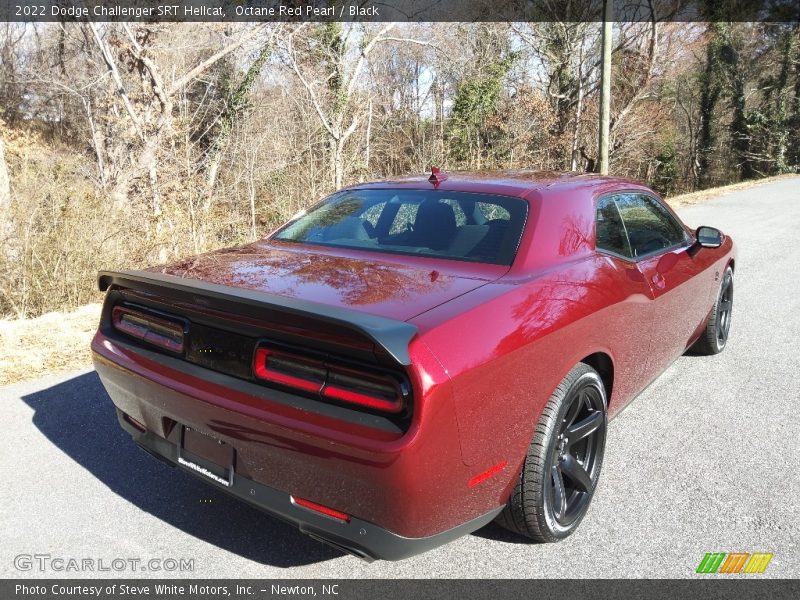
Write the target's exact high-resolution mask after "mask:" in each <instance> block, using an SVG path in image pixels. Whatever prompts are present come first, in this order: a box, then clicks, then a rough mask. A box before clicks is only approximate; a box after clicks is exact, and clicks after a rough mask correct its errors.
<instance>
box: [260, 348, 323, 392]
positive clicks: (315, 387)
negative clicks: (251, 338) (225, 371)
mask: <svg viewBox="0 0 800 600" xmlns="http://www.w3.org/2000/svg"><path fill="white" fill-rule="evenodd" d="M271 354H272V352H270V351H269V349H267V348H258V349H257V350H256V358H255V362H254V364H253V369H254V370H255V373H256V377H258V378H259V379H264V380H265V381H271V382H273V383H279V384H280V385H287V386H289V387H294V388H298V389H301V390H303V391H305V392H314V393H317V392H319V389H320V387H322V383H321V382H315V381H308V380H307V379H302V378H301V377H295V376H294V375H289V374H287V373H281V372H279V371H273V370H272V369H269V368H267V359H268V358H269V356H270V355H271Z"/></svg>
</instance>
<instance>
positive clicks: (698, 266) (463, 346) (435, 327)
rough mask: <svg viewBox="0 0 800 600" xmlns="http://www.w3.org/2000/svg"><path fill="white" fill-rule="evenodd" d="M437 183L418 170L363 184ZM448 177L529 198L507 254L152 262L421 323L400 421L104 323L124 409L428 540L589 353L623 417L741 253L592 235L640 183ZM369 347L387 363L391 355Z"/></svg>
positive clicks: (470, 503) (106, 358)
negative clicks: (604, 201) (293, 394)
mask: <svg viewBox="0 0 800 600" xmlns="http://www.w3.org/2000/svg"><path fill="white" fill-rule="evenodd" d="M430 186H431V183H430V182H429V181H428V178H427V177H425V176H422V177H414V178H404V179H399V180H391V181H382V182H377V183H371V184H364V185H361V186H355V187H374V188H383V189H394V188H410V189H430ZM437 186H438V189H439V190H443V191H448V190H458V191H467V192H477V193H487V194H504V195H514V196H518V197H520V198H523V199H525V200H527V201H528V203H529V213H528V219H527V223H526V226H525V230H524V233H523V237H522V240H521V242H520V246H519V250H518V253H517V256H516V258H515V260H514V262H513V264H512V265H511V267H502V266H495V265H480V264H474V263H465V262H458V261H454V260H445V259H435V258H421V257H406V256H390V257H387V255H385V254H378V253H374V252H368V251H361V250H342V249H333V248H321V247H315V246H310V245H302V244H289V243H283V242H276V241H270V240H269V239H265V240H262V241H260V242H257V243H255V244H251V245H248V246H244V247H240V248H233V249H230V250H225V251H221V252H214V253H210V254H206V255H203V256H199V257H195V258H192V259H187V260H185V261H181V262H179V263H176V264H173V265H169V266H166V267H160V268H158V269H153V270H156V271H159V272H163V273H169V274H174V275H180V276H183V277H186V278H189V279H200V280H203V281H209V282H214V283H219V284H223V285H226V286H231V287H234V288H246V289H252V290H256V291H268V292H271V293H277V294H280V295H284V296H287V297H296V298H304V299H312V300H314V301H316V302H319V303H321V304H324V305H329V306H336V307H340V308H347V309H350V310H354V311H359V312H363V313H367V314H372V315H377V316H382V317H389V318H392V319H397V320H402V321H406V322H409V323H411V324H413V325H415V326H416V327H417V334H416V336H415V337H414V338H413V339H412V341H411V342H410V344H409V348H408V352H409V356H410V365H409V366H407V367H403V368H402V371H403V372H404V373H405V375H406V376H407V377H408V380H409V382H410V385H411V389H412V390H413V401H412V406H411V407H410V414H409V417H408V422H407V424H406V425H404V426H403V427H401V428H400V429H398V430H387V429H381V428H377V427H373V426H371V425H370V423H369V422H358V423H355V422H352V421H349V420H347V419H344V418H340V416H339V415H337V414H336V413H335V412H330V411H329V412H316V411H314V410H308V409H307V408H303V407H300V406H293V405H292V404H291V403H287V402H285V401H283V400H282V396H281V397H279V396H278V393H277V392H271V391H270V390H269V389H264V388H263V387H259V386H258V385H257V384H255V383H250V382H247V383H239V384H238V385H236V386H233V385H232V383H233V379H232V378H230V377H227V376H225V375H221V374H218V373H213V374H212V373H211V372H210V371H205V370H203V369H194V370H192V371H191V372H187V371H186V370H185V369H183V368H182V367H181V365H180V364H179V362H180V361H179V359H174V358H172V359H167V358H162V357H158V356H154V355H153V353H152V352H151V353H146V352H143V351H142V350H141V349H138V348H136V347H135V346H133V345H131V344H125V343H121V342H120V341H119V340H118V339H117V338H115V336H113V335H111V334H110V333H109V330H108V329H106V328H104V327H102V326H101V329H100V330H99V331H98V333H97V335H96V336H95V338H94V341H93V343H92V348H93V351H94V357H95V365H96V368H97V371H98V373H99V374H100V377H101V379H102V380H103V383H104V384H105V386H106V388H107V389H108V391H109V394H110V396H111V397H112V399H113V401H114V403H115V405H116V406H117V407H118V409H120V410H121V411H122V412H123V413H124V414H126V415H129V416H130V418H131V419H134V420H135V422H138V423H141V424H143V425H144V426H145V427H147V429H148V431H149V432H152V433H153V434H154V435H156V436H159V437H160V438H163V439H165V440H169V439H171V437H170V436H174V434H173V431H172V430H173V428H174V427H176V424H184V425H187V426H190V427H191V428H193V429H196V430H197V431H201V432H205V433H207V434H210V435H212V436H214V437H216V438H218V439H220V440H222V441H224V442H227V443H228V444H230V445H232V446H233V447H234V448H235V449H236V454H237V458H236V473H237V475H241V476H243V477H247V478H249V479H251V480H253V481H256V482H259V483H261V484H264V485H267V486H270V487H273V488H275V489H278V490H283V491H285V492H286V493H288V494H291V495H293V496H296V497H301V498H306V499H309V500H308V501H309V502H313V503H317V504H318V505H321V506H325V507H329V506H333V507H336V510H337V511H340V512H341V513H342V514H345V515H351V516H353V517H354V518H358V519H361V520H363V521H366V522H369V523H373V524H375V525H378V526H380V527H381V528H384V529H386V530H388V531H391V532H393V533H395V534H398V535H400V536H404V537H407V538H419V537H424V536H430V535H433V534H437V533H440V532H443V531H445V530H448V529H451V528H454V527H456V526H458V525H460V524H462V523H465V522H467V521H470V520H472V519H474V518H476V517H479V516H480V515H484V514H487V513H489V512H491V511H494V510H496V509H497V508H499V507H501V506H503V505H504V504H505V502H506V501H507V499H508V497H509V494H510V492H511V490H512V489H513V486H514V484H515V482H516V479H517V477H518V475H519V471H520V468H521V465H522V462H523V459H524V456H525V453H526V450H527V448H528V446H529V444H530V442H531V439H532V437H533V433H534V429H535V426H536V422H537V419H538V418H539V415H540V412H541V410H542V408H543V406H544V404H545V403H546V401H547V399H548V398H549V396H550V395H551V393H552V392H553V390H554V389H555V387H556V386H557V385H558V383H559V382H560V381H561V380H562V379H563V377H564V376H565V375H566V373H568V372H569V371H570V369H571V368H572V367H573V366H574V365H575V364H577V363H578V362H580V361H589V362H590V363H592V364H595V363H594V362H593V361H601V363H602V364H608V365H610V369H609V370H608V372H606V373H603V375H604V377H605V379H606V384H607V387H608V388H609V389H608V390H607V391H608V395H609V417H613V416H614V415H615V414H617V413H618V412H619V411H620V410H621V409H622V408H623V407H624V406H625V405H626V404H627V403H629V402H630V401H631V400H632V399H633V398H634V397H635V396H636V394H638V393H639V392H640V391H641V390H642V389H643V388H644V387H646V386H647V385H648V384H649V383H650V382H651V381H652V380H653V379H654V378H655V377H657V376H658V375H659V374H660V373H661V372H662V371H663V370H664V369H665V368H666V367H667V366H668V365H669V364H670V363H671V362H672V361H674V360H675V359H676V358H677V357H678V356H680V355H681V354H682V353H683V352H684V351H685V350H686V349H687V348H688V347H689V346H690V345H691V344H692V343H693V342H694V341H695V340H696V339H697V337H698V336H699V333H700V331H701V329H702V327H703V324H704V322H705V320H706V318H707V316H708V314H709V312H710V310H711V308H712V304H713V302H714V298H715V297H716V293H717V290H718V289H719V285H720V274H721V273H724V270H725V268H726V267H727V266H728V265H729V264H731V263H732V262H733V261H734V259H735V249H734V246H733V242H732V240H731V239H730V238H729V237H726V238H725V240H724V243H723V245H722V246H721V247H720V248H717V249H709V248H703V249H701V250H699V251H698V252H689V251H688V249H689V246H690V245H691V244H692V243H693V242H694V233H693V232H691V231H690V230H689V229H688V228H687V234H688V240H689V241H688V242H687V244H686V246H685V247H680V248H676V249H673V250H670V251H668V252H664V253H662V254H660V255H658V256H654V257H651V258H648V259H646V260H642V261H639V262H633V261H630V260H624V259H621V258H619V257H616V256H613V255H609V254H604V253H602V252H599V251H597V250H596V249H595V226H594V222H595V221H594V220H595V206H596V203H597V201H598V199H599V198H601V197H602V196H604V195H606V194H609V193H613V192H617V191H642V192H646V193H650V194H653V192H651V191H650V190H649V189H648V188H646V187H644V186H642V185H641V184H638V183H635V182H631V181H625V180H621V179H617V178H611V177H600V176H595V175H571V174H557V173H534V172H508V173H467V174H463V173H450V174H449V176H448V177H446V178H443V177H437ZM137 298H138V299H139V300H140V301H141V302H143V303H145V304H147V303H148V302H156V303H157V301H158V298H154V297H148V296H147V295H146V294H144V295H140V296H138V297H137ZM201 300H202V299H198V302H199V304H197V305H196V306H193V305H191V303H181V304H174V305H172V307H171V309H172V312H174V313H177V314H178V315H180V316H184V317H186V318H187V319H189V320H190V321H192V322H194V320H198V321H203V320H206V319H211V318H218V317H220V315H214V314H211V313H210V312H209V311H208V310H207V309H205V308H204V307H203V306H202V302H201ZM107 304H108V301H107ZM159 307H160V306H159ZM160 308H163V307H160ZM106 309H107V310H110V309H109V308H108V307H106ZM223 316H224V318H225V321H224V322H222V321H221V322H222V323H223V325H222V328H223V329H224V328H225V327H226V326H227V325H225V323H238V325H239V327H240V328H242V327H243V328H246V327H251V326H256V325H258V323H255V322H254V321H253V319H252V318H249V317H248V316H247V315H223ZM272 326H274V328H275V330H276V331H278V330H280V331H281V335H287V336H291V337H292V339H295V340H300V341H301V342H303V343H305V341H309V340H324V341H325V343H328V342H331V341H332V340H333V341H335V342H336V343H337V344H338V346H336V348H344V347H346V346H348V345H352V346H353V347H356V346H358V347H359V352H361V353H362V354H363V353H364V352H369V351H371V349H372V346H371V344H369V343H368V342H367V341H365V340H355V339H350V338H348V337H344V338H342V337H341V336H339V337H337V336H338V335H339V334H336V333H335V332H328V331H327V330H325V328H323V327H320V328H319V329H317V328H316V327H314V326H311V325H309V326H302V325H292V326H291V327H289V326H288V325H285V324H284V325H281V324H279V323H275V324H273V325H271V327H272ZM281 327H283V329H281ZM190 336H191V327H190ZM375 353H376V354H375V356H376V358H375V360H376V361H377V362H378V363H379V364H383V365H388V364H390V363H391V361H388V360H387V359H386V356H384V355H383V354H382V353H381V352H380V351H377V350H376V351H375ZM393 368H395V369H400V366H399V365H396V364H395V365H393ZM212 375H213V376H212ZM284 395H285V394H284ZM500 465H502V467H499V466H500ZM487 473H488V475H486V474H487Z"/></svg>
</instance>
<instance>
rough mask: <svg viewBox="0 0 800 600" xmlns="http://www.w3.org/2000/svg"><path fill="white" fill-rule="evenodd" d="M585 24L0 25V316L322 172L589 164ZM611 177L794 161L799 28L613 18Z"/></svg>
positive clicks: (217, 228)
mask: <svg viewBox="0 0 800 600" xmlns="http://www.w3.org/2000/svg"><path fill="white" fill-rule="evenodd" d="M599 33H600V24H599V23H593V22H579V23H562V22H547V23H531V24H506V23H488V24H487V23H483V24H480V23H478V24H458V23H438V24H416V25H406V24H340V23H331V24H311V23H307V24H247V23H239V24H211V23H206V24H123V23H118V24H107V23H106V24H93V23H81V24H78V23H75V24H58V23H53V24H37V25H32V24H28V25H24V24H13V23H3V24H0V82H1V84H0V136H1V138H0V139H1V140H2V144H0V240H2V246H0V248H1V249H2V250H0V316H4V315H6V316H35V315H38V314H41V313H43V312H46V311H49V310H56V309H62V308H70V307H75V306H79V305H81V304H84V303H86V302H88V301H92V300H96V298H97V292H96V291H95V284H94V275H95V272H96V271H97V270H98V269H101V268H121V267H126V268H133V267H137V266H143V265H152V264H155V263H158V262H165V261H169V260H172V259H175V258H176V257H180V256H186V255H190V254H195V253H199V252H203V251H206V250H210V249H213V248H217V247H220V246H225V245H233V244H238V243H244V242H247V241H251V240H254V239H256V238H258V237H260V236H262V235H264V234H265V233H267V232H268V231H269V230H270V229H272V228H273V227H275V226H276V225H278V224H280V223H281V222H282V221H284V220H285V219H286V218H288V217H289V216H290V215H292V214H293V213H295V212H296V211H297V210H298V209H300V208H303V207H306V206H308V205H309V204H312V203H314V202H316V201H317V200H318V199H319V198H320V197H321V196H323V195H324V194H326V193H329V192H331V191H333V190H334V189H336V188H337V187H339V186H340V185H343V184H347V183H352V182H357V181H362V180H368V179H374V178H381V177H387V176H392V175H397V174H405V173H414V172H422V171H424V170H427V169H429V168H430V166H431V165H436V166H440V167H443V168H446V169H478V168H480V169H483V168H497V169H516V168H532V169H556V170H587V169H591V168H593V165H594V163H595V159H596V154H597V149H596V146H597V142H596V139H597V111H598V88H599V75H600V73H599V71H600V65H599V57H600V53H599V43H600V40H599ZM612 64H613V73H612V75H613V83H612V105H611V154H610V164H611V173H612V174H614V175H621V176H627V177H632V178H635V179H639V180H644V181H646V182H648V183H649V184H650V185H652V186H653V187H654V188H655V189H657V190H659V191H660V192H661V193H663V194H666V195H670V194H674V193H678V192H685V191H691V190H694V189H701V188H705V187H710V186H715V185H720V184H725V183H730V182H735V181H741V180H746V179H753V178H758V177H763V176H767V175H774V174H780V173H787V172H797V171H798V170H799V169H800V30H798V27H797V26H794V25H787V24H766V23H726V22H717V23H708V24H697V23H694V24H693V23H669V22H658V21H655V20H654V21H650V22H642V23H617V24H616V25H615V28H614V43H613V54H612Z"/></svg>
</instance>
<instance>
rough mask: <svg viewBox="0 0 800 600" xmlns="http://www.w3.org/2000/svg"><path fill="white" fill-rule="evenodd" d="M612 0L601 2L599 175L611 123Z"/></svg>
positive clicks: (603, 170) (602, 171) (604, 163)
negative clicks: (601, 47) (601, 53)
mask: <svg viewBox="0 0 800 600" xmlns="http://www.w3.org/2000/svg"><path fill="white" fill-rule="evenodd" d="M613 19H614V0H604V2H603V62H602V65H601V71H600V136H599V148H598V157H599V162H600V174H601V175H608V135H609V129H610V121H611V25H612V22H613Z"/></svg>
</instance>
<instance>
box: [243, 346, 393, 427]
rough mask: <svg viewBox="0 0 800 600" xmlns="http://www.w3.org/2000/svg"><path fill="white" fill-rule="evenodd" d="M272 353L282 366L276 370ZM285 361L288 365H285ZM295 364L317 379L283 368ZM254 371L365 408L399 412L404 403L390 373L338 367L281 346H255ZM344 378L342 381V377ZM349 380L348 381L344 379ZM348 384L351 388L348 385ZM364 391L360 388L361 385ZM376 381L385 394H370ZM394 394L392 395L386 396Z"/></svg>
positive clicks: (283, 382) (290, 385)
mask: <svg viewBox="0 0 800 600" xmlns="http://www.w3.org/2000/svg"><path fill="white" fill-rule="evenodd" d="M273 356H274V357H275V359H276V363H275V364H276V365H277V366H278V368H281V367H282V370H276V368H275V366H272V367H271V366H270V358H271V357H273ZM287 365H289V368H288V369H286V367H287ZM292 365H295V366H296V367H297V368H299V369H300V370H301V371H302V369H304V368H305V369H308V370H310V371H311V372H312V373H313V372H314V371H316V373H315V375H316V376H317V377H318V379H315V378H314V377H312V378H311V379H305V378H303V377H299V376H297V375H293V374H290V373H286V372H284V369H285V370H289V371H294V370H295V369H293V368H292ZM253 373H254V374H255V376H256V378H258V379H261V380H264V381H267V382H270V383H276V384H279V385H283V386H287V387H292V388H296V389H299V390H302V391H304V392H310V393H314V394H319V395H321V396H322V397H323V398H329V399H331V400H337V401H340V402H346V403H348V404H356V405H359V406H362V407H365V408H370V409H374V410H380V411H383V412H390V413H400V412H402V410H403V408H404V405H405V396H406V393H405V392H403V391H402V384H401V383H400V382H399V381H397V380H396V379H393V378H392V377H391V376H389V375H378V374H375V373H370V372H362V371H358V370H354V369H353V368H352V367H350V368H340V367H337V366H334V365H328V364H327V363H325V362H323V361H322V360H310V359H307V358H305V357H301V356H297V355H294V354H292V353H289V352H285V351H283V350H277V351H276V350H273V349H272V348H265V347H261V348H256V352H255V356H254V358H253ZM343 379H344V380H345V381H342V380H343ZM347 380H349V381H347ZM348 384H351V385H352V387H353V388H356V389H348V387H349V386H348ZM362 384H364V385H363V387H364V389H365V390H366V391H360V390H359V389H358V388H360V387H362ZM376 384H377V385H378V387H381V386H382V387H383V392H384V396H382V395H381V394H380V393H379V392H376V394H370V393H369V390H370V387H371V386H375V385H376ZM392 394H395V397H394V398H391V397H387V396H391V395H392Z"/></svg>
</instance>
